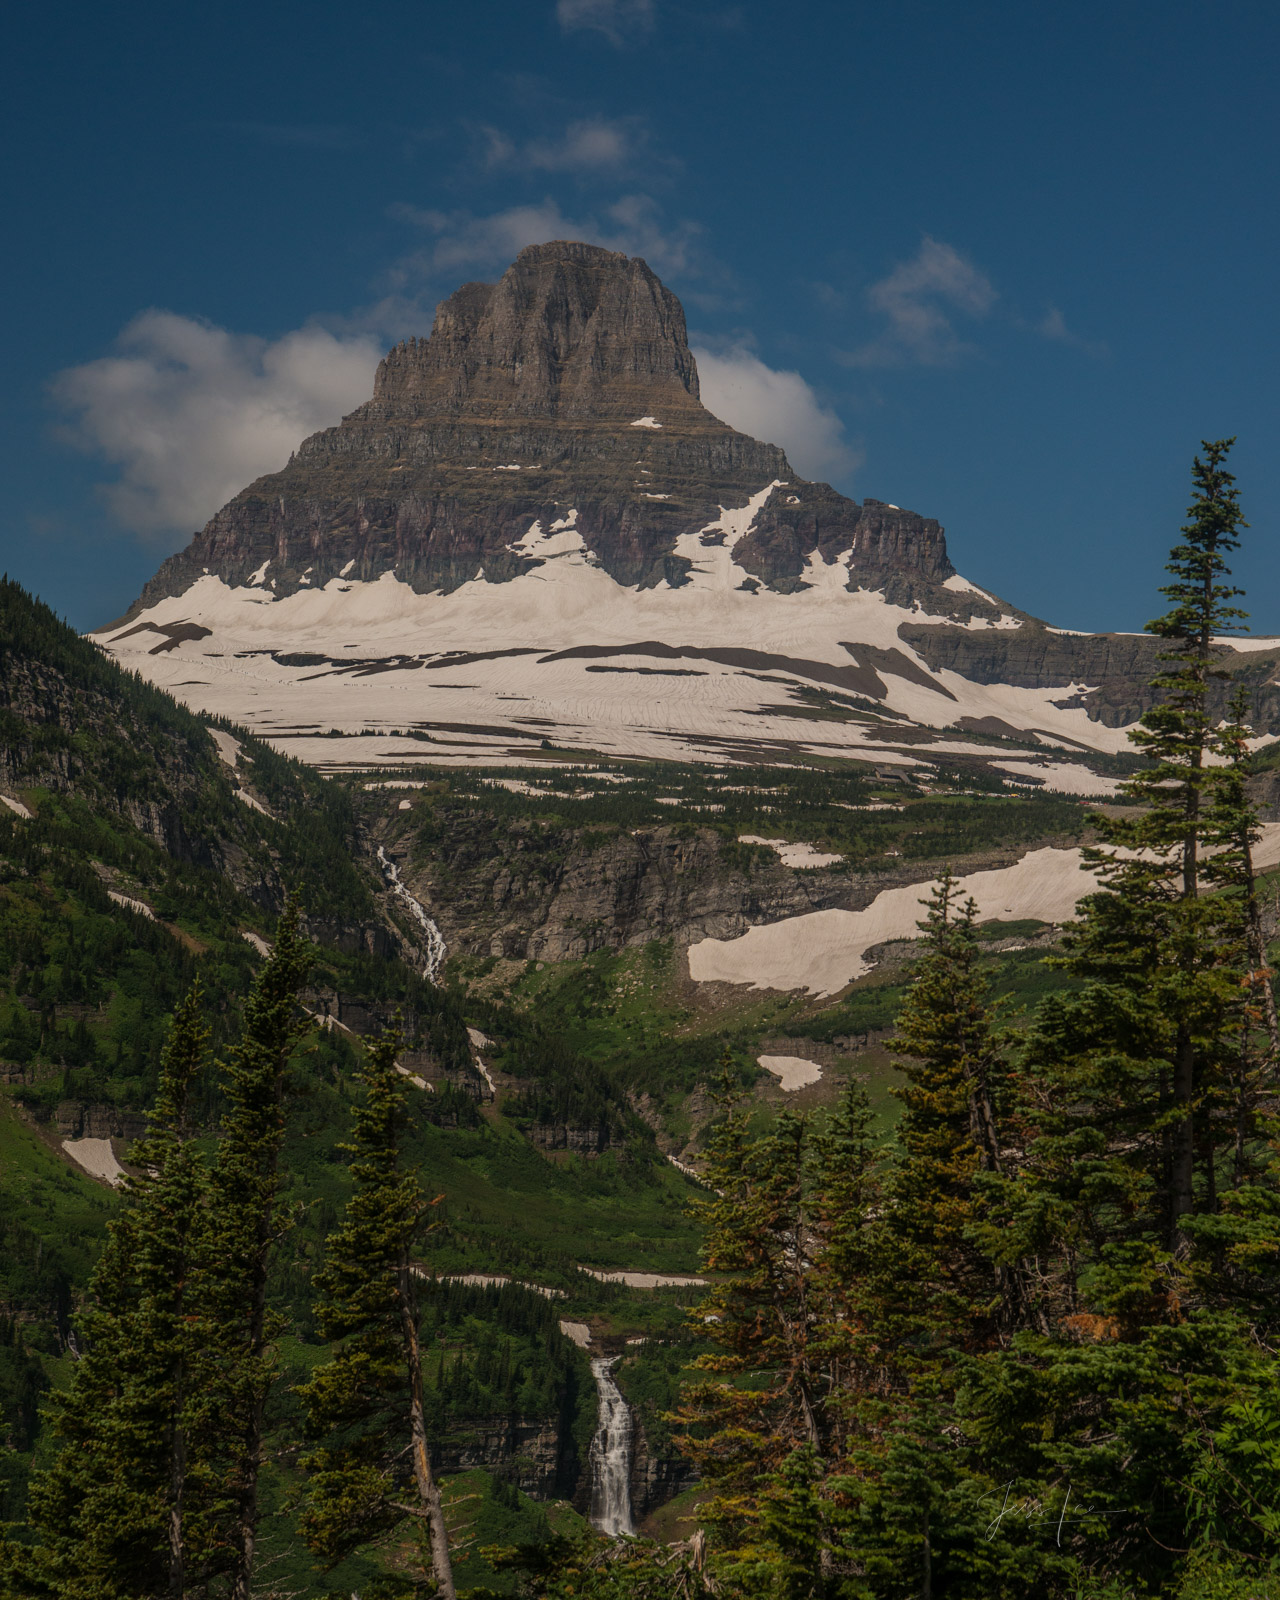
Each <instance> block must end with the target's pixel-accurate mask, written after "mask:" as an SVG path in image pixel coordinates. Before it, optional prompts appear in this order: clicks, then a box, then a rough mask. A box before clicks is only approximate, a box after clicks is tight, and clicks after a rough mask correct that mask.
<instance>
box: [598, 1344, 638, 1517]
mask: <svg viewBox="0 0 1280 1600" xmlns="http://www.w3.org/2000/svg"><path fill="white" fill-rule="evenodd" d="M617 1359H618V1358H617V1356H597V1357H596V1359H595V1360H594V1361H593V1362H592V1363H591V1372H592V1376H593V1377H594V1378H595V1380H596V1391H597V1393H598V1394H599V1396H600V1419H599V1421H598V1422H597V1424H596V1431H595V1436H594V1438H593V1439H592V1441H591V1449H590V1451H589V1452H588V1455H587V1466H588V1469H589V1471H590V1474H591V1525H592V1527H594V1528H597V1529H599V1531H600V1532H601V1533H607V1534H609V1535H610V1536H612V1537H617V1536H618V1535H619V1534H629V1533H634V1532H635V1529H634V1528H633V1527H632V1526H631V1407H630V1406H629V1405H628V1404H627V1402H626V1401H625V1400H624V1399H623V1398H622V1391H621V1390H620V1389H619V1388H618V1385H617V1384H616V1383H615V1382H614V1381H613V1364H614V1362H615V1361H616V1360H617Z"/></svg>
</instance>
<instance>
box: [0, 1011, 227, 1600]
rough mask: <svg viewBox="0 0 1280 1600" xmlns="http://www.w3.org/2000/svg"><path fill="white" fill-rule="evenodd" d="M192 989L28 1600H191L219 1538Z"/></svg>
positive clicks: (116, 1253) (113, 1234) (84, 1369)
mask: <svg viewBox="0 0 1280 1600" xmlns="http://www.w3.org/2000/svg"><path fill="white" fill-rule="evenodd" d="M200 1010H201V993H200V989H199V986H198V985H197V986H196V987H194V988H193V989H192V990H191V992H190V993H189V994H188V995H187V997H186V999H185V1000H184V1001H183V1002H182V1004H181V1005H180V1006H179V1008H178V1011H177V1013H176V1015H175V1016H174V1019H173V1025H172V1027H171V1029H170V1031H169V1036H168V1039H167V1041H166V1044H165V1047H164V1053H163V1056H162V1062H161V1075H160V1088H159V1093H158V1096H157V1100H156V1103H155V1106H154V1108H153V1110H152V1112H151V1114H150V1117H149V1120H148V1128H147V1133H146V1136H145V1137H144V1138H142V1139H140V1140H139V1141H138V1143H137V1144H136V1145H135V1146H134V1148H133V1151H132V1152H131V1162H132V1164H133V1165H134V1166H136V1168H137V1174H136V1175H135V1176H132V1177H130V1178H129V1179H127V1181H126V1184H125V1194H124V1204H123V1208H122V1210H121V1213H120V1215H119V1216H118V1217H117V1218H116V1219H115V1220H114V1221H113V1222H112V1224H111V1225H110V1228H109V1231H108V1239H107V1244H106V1248H105V1249H104V1251H103V1254H102V1256H101V1257H100V1258H99V1262H98V1266H97V1268H96V1270H95V1272H94V1275H93V1279H92V1282H91V1283H90V1286H89V1291H88V1297H87V1305H86V1308H85V1310H84V1312H83V1314H82V1316H81V1318H80V1337H81V1341H82V1343H83V1353H82V1355H81V1357H80V1359H79V1361H78V1362H77V1363H76V1366H75V1370H74V1375H73V1378H72V1382H71V1385H70V1387H69V1388H68V1389H67V1390H66V1391H65V1392H64V1393H63V1394H61V1395H59V1396H58V1397H56V1399H55V1400H54V1402H53V1408H52V1420H53V1426H54V1430H55V1432H56V1433H57V1434H58V1435H59V1436H60V1438H61V1440H62V1447H61V1450H60V1452H59V1454H58V1456H57V1457H56V1459H55V1460H54V1462H53V1464H52V1465H51V1466H50V1467H49V1468H47V1469H46V1470H45V1471H43V1472H41V1473H38V1474H37V1475H36V1476H35V1478H34V1480H33V1482H32V1486H31V1508H30V1523H31V1527H32V1530H33V1532H34V1535H35V1541H36V1542H35V1547H34V1549H33V1550H31V1551H30V1552H29V1553H28V1554H27V1555H26V1556H25V1557H24V1558H23V1560H22V1562H21V1571H22V1572H23V1573H24V1574H25V1576H24V1577H23V1579H22V1584H21V1586H20V1587H19V1592H25V1593H31V1594H41V1595H51V1596H53V1595H56V1596H58V1597H59V1600H117V1597H118V1600H126V1597H128V1600H135V1597H136V1600H141V1597H144V1596H146V1597H150V1596H159V1595H165V1594H169V1595H174V1596H180V1595H182V1594H183V1593H184V1590H185V1585H186V1574H187V1569H188V1566H189V1565H190V1564H192V1557H193V1556H195V1558H196V1564H197V1565H198V1564H199V1562H200V1560H201V1558H202V1557H203V1556H204V1555H206V1554H207V1535H208V1529H207V1526H206V1524H205V1522H204V1520H203V1518H202V1514H201V1507H200V1506H199V1503H198V1497H197V1505H196V1506H195V1507H194V1508H193V1507H192V1505H191V1504H190V1496H189V1492H188V1486H189V1482H190V1480H191V1478H192V1475H193V1472H194V1473H195V1476H196V1477H197V1478H198V1476H199V1473H198V1467H197V1463H194V1462H193V1461H192V1459H191V1451H190V1447H189V1441H188V1433H189V1428H190V1422H191V1413H192V1409H193V1404H194V1396H193V1392H192V1391H193V1382H192V1368H193V1355H194V1351H193V1337H192V1329H191V1302H192V1294H193V1287H194V1286H193V1277H194V1276H195V1258H196V1255H197V1253H198V1248H199V1240H200V1236H201V1232H202V1230H203V1227H204V1224H205V1219H206V1217H207V1210H206V1203H207V1182H208V1180H207V1174H206V1171H205V1168H204V1165H203V1163H202V1161H201V1158H200V1156H199V1154H198V1152H197V1149H196V1146H195V1144H194V1142H193V1139H192V1132H193V1130H192V1127H191V1123H190V1120H189V1115H188V1103H189V1099H190V1095H191V1091H192V1087H193V1083H194V1080H195V1078H196V1076H197V1074H198V1073H199V1071H200V1069H201V1066H202V1064H203V1060H204V1054H205V1047H206V1042H207V1038H208V1032H207V1029H206V1028H205V1026H204V1024H203V1022H202V1021H201V1015H200Z"/></svg>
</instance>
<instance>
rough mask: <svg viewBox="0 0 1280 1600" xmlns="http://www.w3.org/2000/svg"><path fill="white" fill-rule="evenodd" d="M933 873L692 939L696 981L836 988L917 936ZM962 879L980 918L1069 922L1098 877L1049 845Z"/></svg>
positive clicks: (818, 990)
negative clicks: (894, 942)
mask: <svg viewBox="0 0 1280 1600" xmlns="http://www.w3.org/2000/svg"><path fill="white" fill-rule="evenodd" d="M1278 842H1280V841H1278ZM932 881H933V880H931V879H925V880H924V881H923V882H920V883H910V884H906V885H904V886H903V887H902V888H898V889H885V890H884V891H883V892H882V893H880V894H878V895H877V896H876V898H875V899H874V900H873V901H872V902H871V904H870V905H869V906H867V907H865V908H864V909H863V910H861V911H811V912H808V913H806V914H804V915H802V916H798V917H786V918H784V919H783V921H781V922H772V923H768V924H767V925H765V926H762V927H759V928H749V929H748V930H747V932H746V933H744V934H742V935H741V937H739V938H737V939H703V940H701V941H700V942H699V943H698V944H695V945H690V947H689V976H690V977H691V978H693V979H694V981H695V982H697V983H746V984H750V985H751V987H752V988H755V989H782V990H788V989H807V990H808V991H809V993H810V994H818V995H827V994H835V993H837V991H838V990H840V989H843V988H844V986H845V984H846V983H849V982H850V981H851V980H852V979H854V978H857V977H860V976H861V975H862V973H864V972H866V971H867V970H868V968H869V963H868V962H867V961H866V960H865V954H866V952H867V951H868V950H869V949H870V948H871V946H872V945H877V944H883V943H884V942H885V940H887V939H912V938H915V937H916V934H917V928H916V924H917V923H918V922H919V921H920V919H921V918H922V917H923V915H924V911H923V908H922V906H921V900H922V899H923V898H925V897H926V896H927V895H928V892H929V889H930V887H931V884H932ZM959 887H960V893H961V896H962V897H967V896H969V895H972V896H973V898H974V899H975V900H976V901H977V903H978V918H979V921H982V922H989V921H992V920H993V919H997V918H1009V917H1013V918H1017V917H1036V918H1038V919H1039V920H1040V921H1042V922H1064V921H1067V920H1068V919H1069V918H1070V917H1072V916H1073V915H1074V914H1075V907H1076V902H1077V901H1078V900H1079V899H1080V897H1081V896H1082V895H1086V894H1089V893H1090V892H1091V891H1092V890H1093V889H1094V888H1095V887H1096V884H1095V881H1094V878H1093V876H1092V874H1091V873H1089V872H1088V871H1087V870H1086V869H1085V867H1084V861H1083V857H1082V855H1081V852H1080V851H1079V850H1054V849H1052V848H1049V847H1046V848H1045V849H1042V850H1031V851H1028V853H1027V854H1026V855H1025V856H1023V857H1022V859H1021V860H1020V861H1018V862H1016V863H1015V864H1014V865H1013V866H1011V867H998V868H996V869H995V870H994V871H991V872H973V873H970V874H969V876H968V877H966V878H961V879H960V880H959Z"/></svg>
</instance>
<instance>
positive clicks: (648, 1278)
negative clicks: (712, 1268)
mask: <svg viewBox="0 0 1280 1600" xmlns="http://www.w3.org/2000/svg"><path fill="white" fill-rule="evenodd" d="M578 1270H579V1271H580V1272H585V1273H586V1275H587V1276H588V1277H589V1278H598V1279H599V1280H600V1282H601V1283H625V1284H626V1286H627V1288H628V1289H700V1288H702V1287H703V1286H704V1285H705V1284H706V1281H707V1280H706V1279H705V1278H685V1277H681V1276H679V1275H678V1274H672V1273H667V1272H604V1271H602V1270H601V1269H600V1268H599V1267H580V1268H579V1269H578Z"/></svg>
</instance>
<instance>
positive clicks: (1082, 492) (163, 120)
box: [0, 0, 1280, 632]
mask: <svg viewBox="0 0 1280 1600" xmlns="http://www.w3.org/2000/svg"><path fill="white" fill-rule="evenodd" d="M8 35H9V37H8V45H9V49H8V54H9V59H10V71H9V74H8V75H7V81H6V93H5V96H4V100H3V104H2V105H0V116H2V117H3V119H4V120H5V121H6V122H7V123H8V127H7V129H6V140H5V148H6V150H7V152H8V157H9V159H8V160H7V161H6V163H5V164H4V168H3V173H2V175H0V182H2V183H3V185H4V188H5V190H7V193H6V195H5V215H6V217H7V218H8V221H9V230H8V241H7V248H6V249H5V250H4V252H3V253H2V254H0V276H2V277H3V280H4V285H3V287H4V299H5V304H6V306H7V309H8V313H9V314H8V317H7V318H6V324H7V337H6V341H5V344H6V358H5V361H4V364H3V369H2V370H3V374H4V377H3V385H2V392H3V400H4V414H3V427H2V428H0V450H3V466H4V470H5V474H6V478H7V482H8V486H9V487H8V492H7V494H6V516H5V519H4V522H3V525H2V527H3V532H0V564H2V565H4V566H5V567H7V569H8V571H9V572H10V574H11V575H13V576H15V577H17V578H18V579H20V580H21V581H22V582H24V583H25V584H27V585H28V586H29V587H31V588H34V589H35V590H37V591H38V592H39V593H41V594H42V595H43V596H44V597H45V598H46V599H47V600H48V601H49V602H50V603H51V604H53V605H54V606H55V607H56V608H57V609H58V610H59V611H61V612H63V613H65V614H66V615H67V616H68V617H69V618H70V620H71V621H72V622H73V623H75V624H77V625H78V626H81V627H88V626H90V625H93V624H97V623H101V622H103V621H105V620H106V619H108V618H110V617H114V616H117V615H119V613H120V612H121V611H122V610H123V609H124V608H125V606H126V605H127V604H128V603H129V602H130V601H131V600H132V599H133V598H134V597H135V596H136V594H137V592H138V590H139V589H140V588H141V586H142V584H143V583H144V582H145V580H146V579H147V577H149V576H150V574H151V572H152V571H153V570H154V569H155V567H156V566H157V565H158V563H159V561H160V559H161V558H162V557H163V555H165V554H167V553H168V552H169V551H170V550H172V549H175V548H178V547H180V546H181V545H182V544H185V542H186V540H187V538H188V537H189V536H190V534H191V533H192V532H193V531H194V529H195V528H196V527H197V526H199V525H200V524H201V523H202V522H203V521H204V520H205V519H206V518H207V517H208V516H209V515H211V514H212V512H213V511H214V510H216V509H217V506H218V505H219V504H220V503H221V502H222V501H223V500H225V499H226V498H228V497H229V496H230V494H231V493H233V492H234V490H235V489H236V488H238V487H240V486H241V485H242V483H243V482H244V481H247V479H248V478H249V477H252V476H253V475H255V473H257V472H259V471H263V470H268V469H269V468H270V467H271V466H272V465H277V464H282V462H283V460H284V459H285V457H286V456H287V454H288V450H289V449H290V448H291V447H292V444H293V443H294V442H296V439H297V438H299V437H301V436H302V434H304V433H306V432H309V431H311V430H312V429H314V428H315V427H317V426H320V425H323V424H324V423H327V422H330V421H335V420H336V419H337V417H338V416H339V415H340V414H341V413H342V412H343V411H344V410H348V409H350V408H351V406H353V405H354V404H356V403H358V401H359V400H360V399H361V398H363V397H364V395H365V394H366V393H367V392H368V387H369V375H370V373H371V369H372V364H373V362H374V361H375V360H376V357H377V354H378V352H379V351H380V350H381V348H382V347H383V346H384V345H385V344H386V343H388V342H390V341H392V340H394V339H395V338H399V337H401V336H403V335H404V334H406V333H410V332H425V331H427V329H428V328H429V326H430V321H431V314H432V310H433V308H434V305H435V303H436V301H437V300H438V299H439V298H441V297H442V296H443V295H445V294H447V293H449V292H450V291H451V290H452V289H454V288H455V287H456V286H457V285H458V284H459V283H461V282H464V281H466V280H467V279H471V278H490V279H491V278H493V277H495V276H497V274H498V273H499V272H500V271H501V270H502V268H503V267H504V266H505V265H506V264H507V263H508V262H509V261H510V259H511V257H512V256H513V255H514V254H515V252H516V250H518V249H519V248H520V246H522V245H523V244H526V243H529V242H531V241H533V240H535V239H544V238H554V237H565V236H568V237H580V238H589V239H593V240H597V241H599V242H602V243H607V244H610V245H612V246H614V247H615V248H618V249H625V250H627V251H629V252H630V253H632V254H639V255H643V256H645V257H646V259H647V260H648V261H649V262H650V264H651V265H652V266H653V267H654V269H655V270H656V271H658V272H659V274H660V275H661V276H662V277H663V278H664V279H665V280H666V281H667V282H668V283H669V284H670V285H671V286H672V287H673V288H674V289H675V290H676V291H677V292H678V293H679V294H680V295H681V297H682V298H683V300H684V302H685V307H686V311H687V313H688V317H689V322H690V327H691V331H692V333H693V335H694V343H695V345H696V346H697V347H699V348H700V349H701V350H702V351H703V352H704V354H703V357H702V365H703V367H704V369H705V371H706V373H707V375H708V385H707V386H708V388H709V389H710V390H712V391H713V392H714V394H715V396H716V397H717V398H719V399H720V400H722V401H723V404H722V409H723V410H725V411H726V412H727V411H730V410H732V409H734V408H736V410H737V412H738V413H739V414H738V415H730V416H729V418H728V420H730V421H734V422H737V423H738V424H739V425H743V424H744V423H746V424H753V426H752V430H751V431H756V430H757V428H758V429H759V430H760V431H765V430H768V431H769V432H770V433H771V434H772V435H774V436H776V437H777V440H778V442H780V443H782V444H784V445H786V446H787V447H788V449H789V450H790V451H791V453H792V457H793V463H794V464H795V465H796V467H797V469H798V470H800V471H804V472H806V473H807V474H808V475H810V476H814V475H817V476H823V477H826V478H828V479H829V480H830V481H831V482H833V483H835V484H836V485H837V486H838V487H839V488H841V489H843V490H845V491H846V492H848V493H851V494H853V495H855V496H857V497H861V496H863V495H872V496H875V497H877V498H879V499H883V500H890V501H893V502H895V503H897V504H900V505H904V506H910V507H912V508H913V509H915V510H918V511H920V512H922V513H925V514H927V515H930V516H936V517H937V518H939V520H940V521H942V522H943V524H944V525H945V526H946V528H947V532H948V539H949V543H950V548H951V552H952V558H953V560H955V561H956V563H957V565H958V566H959V567H960V569H961V570H962V571H963V572H964V573H965V574H966V576H968V577H970V578H972V579H973V580H974V581H975V582H977V583H979V584H981V585H983V586H984V587H986V588H989V589H993V590H995V591H996V592H998V593H1000V594H1002V595H1004V596H1005V597H1006V598H1008V599H1010V600H1012V601H1014V602H1015V603H1016V604H1018V605H1020V606H1023V607H1025V608H1026V609H1028V610H1031V611H1033V612H1036V613H1038V614H1040V615H1042V616H1045V617H1047V618H1048V619H1049V620H1051V621H1054V622H1056V623H1058V624H1060V625H1063V626H1068V627H1078V628H1136V627H1140V626H1141V624H1142V623H1143V621H1144V620H1146V618H1148V617H1149V616H1151V615H1153V614H1154V613H1155V612H1156V611H1158V610H1159V609H1160V605H1161V603H1160V601H1159V600H1158V597H1157V596H1156V593H1155V591H1156V587H1157V584H1158V583H1159V581H1160V567H1161V563H1162V561H1163V559H1164V555H1165V552H1166V551H1167V550H1168V547H1169V545H1170V544H1171V543H1172V542H1173V539H1174V537H1175V535H1176V530H1177V525H1178V523H1179V522H1180V520H1181V515H1182V511H1183V509H1184V507H1185V503H1186V499H1187V474H1188V468H1189V463H1190V458H1191V455H1192V453H1193V452H1194V450H1195V448H1196V446H1197V444H1198V441H1199V440H1200V439H1201V438H1202V437H1205V436H1208V437H1217V436H1220V435H1226V434H1236V435H1238V436H1239V443H1238V445H1237V448H1236V452H1235V465H1236V470H1237V472H1238V474H1239V477H1240V482H1241V488H1242V492H1243V498H1244V503H1245V508H1246V513H1247V515H1248V517H1249V520H1250V522H1251V523H1252V530H1251V532H1250V534H1249V535H1248V536H1247V538H1248V546H1247V548H1246V550H1244V551H1242V552H1241V557H1240V559H1239V561H1238V564H1237V575H1238V577H1240V578H1241V579H1242V581H1243V582H1245V584H1246V585H1247V586H1248V587H1249V590H1250V596H1249V602H1248V603H1249V606H1250V609H1251V611H1252V612H1253V615H1254V625H1255V629H1256V630H1257V631H1265V632H1280V542H1278V541H1277V539H1276V537H1275V533H1274V528H1275V522H1276V512H1277V509H1278V508H1280V459H1278V457H1277V451H1276V442H1277V424H1278V423H1280V414H1278V406H1277V398H1276V374H1277V368H1278V366H1280V363H1278V361H1277V357H1278V355H1280V348H1278V346H1280V338H1278V336H1277V316H1276V290H1277V272H1276V263H1277V259H1278V256H1280V251H1278V249H1277V245H1278V242H1280V241H1278V239H1277V233H1278V232H1280V207H1278V206H1277V184H1276V177H1277V171H1276V169H1277V126H1276V106H1275V93H1274V85H1275V81H1276V74H1277V64H1278V63H1277V45H1278V44H1280V13H1277V11H1276V8H1275V7H1274V6H1269V5H1262V4H1257V5H1254V4H1233V3H1231V0H1224V3H1219V4H1217V5H1215V6H1212V7H1211V6H1208V5H1205V4H1203V3H1201V4H1198V5H1191V4H1183V3H1180V0H1162V3H1159V4H1145V3H1130V4H1125V3H1120V4H1116V3H1115V0H1110V3H1108V4H1095V3H1092V0H1075V3H1072V4H1070V5H1059V6H1028V5H1026V4H1025V3H1020V4H1013V3H1004V0H1000V3H982V0H965V3H964V4H958V3H956V0H948V3H939V0H894V3H879V4H851V3H835V0H832V3H805V0H796V3H793V4H790V5H787V6H776V5H768V4H764V3H759V0H741V3H736V4H735V3H720V0H558V3H557V0H521V3H494V0H489V3H486V0H470V3H469V4H467V5H457V4H443V3H439V0H437V3H433V4H425V3H412V4H411V3H407V0H399V3H388V0H365V4H363V5H362V6H360V7H352V6H350V5H342V6H338V5H334V4H330V3H327V0H309V3H308V4H307V5H305V6H304V5H301V4H296V3H294V0H275V3H273V4H272V5H271V6H269V7H262V6H261V5H260V4H254V5H248V4H239V3H229V4H220V5H216V6H213V7H205V8H196V7H178V6H174V5H172V4H171V3H165V4H163V5H161V4H151V3H145V0H142V3H140V0H133V3H131V4H130V5H129V6H128V7H125V8H121V7H115V8H107V7H101V6H95V7H92V8H90V7H89V6H87V5H81V4H72V5H61V6H59V5H52V6H45V7H35V6H26V7H23V8H21V10H20V11H19V12H18V13H17V14H16V17H15V19H13V20H11V23H10V25H9V29H8Z"/></svg>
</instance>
